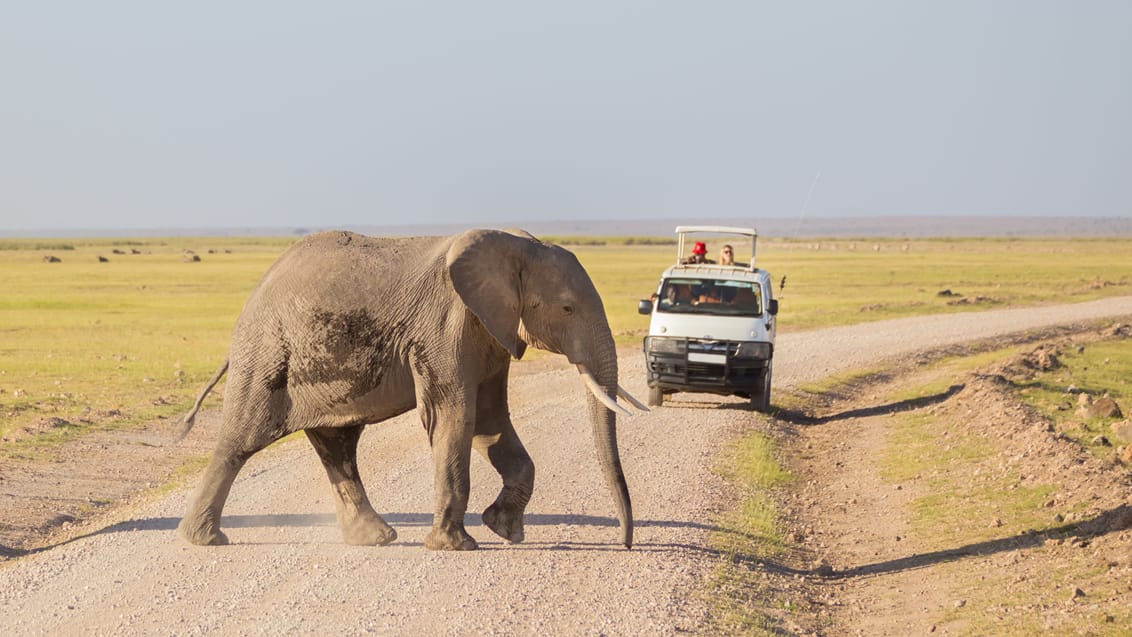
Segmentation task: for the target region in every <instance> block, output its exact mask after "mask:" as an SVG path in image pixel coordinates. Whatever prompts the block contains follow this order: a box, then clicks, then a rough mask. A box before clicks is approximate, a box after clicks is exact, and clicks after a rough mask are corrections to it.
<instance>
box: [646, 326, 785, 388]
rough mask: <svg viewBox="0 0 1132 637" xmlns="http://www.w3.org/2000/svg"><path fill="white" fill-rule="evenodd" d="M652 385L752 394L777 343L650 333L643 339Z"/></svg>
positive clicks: (757, 386)
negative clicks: (650, 334)
mask: <svg viewBox="0 0 1132 637" xmlns="http://www.w3.org/2000/svg"><path fill="white" fill-rule="evenodd" d="M644 351H645V367H646V369H647V370H648V383H649V386H650V387H660V388H661V389H662V390H677V391H702V392H708V393H717V394H736V393H742V394H750V393H751V392H753V391H759V390H761V388H762V386H763V376H764V374H765V373H766V370H767V368H768V367H770V361H771V359H772V358H773V356H774V345H773V344H772V343H766V342H761V341H718V340H708V339H694V338H673V337H664V336H649V337H646V338H645V341H644Z"/></svg>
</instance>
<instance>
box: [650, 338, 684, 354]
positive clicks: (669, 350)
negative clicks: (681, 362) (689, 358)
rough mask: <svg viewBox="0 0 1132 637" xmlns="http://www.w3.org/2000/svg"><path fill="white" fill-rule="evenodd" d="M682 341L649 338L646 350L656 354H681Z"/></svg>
mask: <svg viewBox="0 0 1132 637" xmlns="http://www.w3.org/2000/svg"><path fill="white" fill-rule="evenodd" d="M684 342H685V341H684V339H682V338H664V337H660V336H650V337H649V340H648V345H647V346H646V349H647V350H648V351H650V352H655V353H657V354H683V353H684Z"/></svg>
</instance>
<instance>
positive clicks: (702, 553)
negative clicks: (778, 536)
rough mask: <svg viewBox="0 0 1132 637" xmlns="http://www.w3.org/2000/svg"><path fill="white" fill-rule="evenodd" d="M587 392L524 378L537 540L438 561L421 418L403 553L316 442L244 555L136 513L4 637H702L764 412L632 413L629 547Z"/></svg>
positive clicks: (381, 464)
mask: <svg viewBox="0 0 1132 637" xmlns="http://www.w3.org/2000/svg"><path fill="white" fill-rule="evenodd" d="M1130 316H1132V297H1120V298H1111V299H1106V300H1102V301H1096V302H1090V303H1081V304H1076V305H1070V306H1057V307H1040V308H1028V309H1020V310H1002V311H990V312H980V313H966V314H952V315H940V316H932V317H923V318H914V319H901V320H893V321H884V322H878V323H868V324H864V325H857V326H851V327H842V328H832V329H825V330H817V331H809V332H798V333H791V334H783V335H781V336H780V337H779V345H778V353H777V359H776V362H775V382H776V386H778V387H786V386H791V385H794V384H797V383H801V382H808V381H813V380H817V379H820V378H822V377H825V376H828V375H830V374H833V373H837V372H842V371H846V370H849V369H852V368H857V367H862V366H869V365H875V364H877V363H880V362H882V361H883V360H885V359H891V358H894V357H904V356H908V355H910V354H913V353H915V352H918V351H922V350H924V349H929V348H935V347H940V346H946V345H952V344H958V343H961V342H964V341H968V340H973V339H981V338H989V337H994V336H1001V335H1003V334H1006V333H1011V332H1017V331H1024V330H1030V329H1037V328H1043V327H1050V326H1054V325H1059V324H1066V323H1072V322H1078V321H1084V320H1090V319H1095V318H1102V317H1114V318H1115V317H1120V318H1122V319H1123V320H1125V321H1127V320H1128V317H1130ZM783 318H784V320H788V313H787V314H784V316H783ZM621 377H622V384H623V385H625V386H626V387H627V388H628V389H629V390H630V391H631V392H633V393H635V394H636V395H638V396H640V397H642V398H643V397H644V395H645V394H646V387H645V384H644V370H643V360H642V357H641V355H640V353H639V351H637V350H635V349H626V350H624V351H623V352H622V357H621ZM584 391H585V390H584V389H583V387H582V385H581V383H580V382H579V381H578V379H577V374H576V373H575V372H574V371H573V370H571V369H563V368H551V369H547V370H546V371H540V372H537V373H530V374H524V375H517V376H516V377H514V378H513V379H512V389H511V396H512V416H513V418H514V420H515V422H516V423H517V425H518V428H519V432H520V435H521V436H522V438H523V441H524V444H525V445H526V446H527V448H528V450H529V451H530V453H531V456H532V457H533V458H534V460H535V464H536V466H537V468H538V476H537V479H536V486H535V494H534V497H533V498H532V500H531V503H530V506H529V508H528V509H527V516H526V524H527V540H526V542H524V543H523V544H518V545H508V544H506V543H505V542H503V541H502V540H501V539H499V538H498V537H496V536H495V535H494V534H493V533H491V532H490V531H488V530H487V529H486V527H484V526H483V525H482V523H481V522H480V519H479V516H478V514H475V515H472V514H469V517H468V530H469V532H471V533H472V535H473V536H475V537H476V539H477V540H479V542H480V550H479V551H476V552H470V553H433V552H430V551H427V550H425V549H424V548H422V545H421V543H422V541H423V539H424V535H425V533H426V532H427V530H428V528H429V525H430V523H431V514H430V513H429V511H431V509H432V501H431V497H432V485H431V479H430V475H431V469H430V467H431V458H430V454H429V450H428V446H427V444H426V442H425V437H424V433H423V431H422V429H421V426H420V424H419V421H418V420H417V418H416V416H415V415H414V414H407V415H405V416H403V417H400V418H397V419H395V420H392V421H388V422H386V423H383V424H381V425H379V426H375V427H372V428H370V430H369V431H368V432H367V433H366V435H365V436H363V438H362V451H361V458H360V464H361V466H362V471H363V473H364V475H363V477H364V479H365V481H366V484H367V488H368V490H369V493H370V496H371V499H372V500H373V502H374V505H375V507H376V508H377V509H378V510H379V511H381V512H382V514H383V515H384V516H385V518H386V520H388V521H389V522H390V523H391V524H392V525H393V526H394V527H396V528H397V531H398V534H399V537H398V539H397V541H396V542H394V543H393V544H391V545H390V546H386V547H379V548H375V547H354V546H347V545H345V544H343V543H342V541H341V537H340V535H339V531H338V528H337V526H336V525H335V520H334V504H333V500H332V499H331V494H330V487H329V483H328V482H327V480H326V476H325V474H324V473H323V470H322V467H321V465H320V464H319V462H318V460H317V458H316V456H315V454H314V453H313V452H312V450H311V449H310V448H309V445H308V444H307V443H306V442H305V441H303V440H301V439H300V440H295V441H291V442H286V443H283V444H280V445H277V446H275V447H273V448H272V449H270V450H268V451H266V452H264V453H261V454H259V455H258V456H256V457H254V458H253V459H252V461H251V462H249V464H248V466H247V467H246V468H245V469H244V471H243V472H242V473H241V475H240V478H239V479H238V480H237V482H236V484H235V486H234V487H233V490H232V495H231V497H230V498H229V500H228V505H227V508H226V510H225V516H224V521H223V526H224V528H225V530H226V531H227V533H228V535H229V537H230V538H231V540H232V542H233V544H232V545H230V546H226V547H212V548H204V547H195V546H189V545H186V544H185V543H184V542H182V541H181V540H180V539H179V538H178V537H177V536H176V532H175V528H176V525H177V523H178V521H179V520H180V515H181V513H182V511H183V510H184V507H185V501H186V499H187V496H188V493H187V492H186V491H178V492H174V493H170V494H168V495H167V496H164V497H162V498H160V499H155V500H152V501H149V502H147V503H144V504H140V505H138V506H135V507H132V508H130V509H127V510H125V511H123V512H122V513H120V514H119V516H118V519H117V520H116V521H115V520H111V521H110V522H111V524H110V526H106V527H105V528H102V529H101V530H95V531H93V532H92V533H90V534H88V535H86V536H83V537H80V538H78V539H76V540H74V541H72V542H68V543H66V544H63V545H61V546H58V547H56V548H54V549H51V550H49V551H46V552H43V553H39V554H35V555H31V556H28V557H25V558H21V559H17V560H12V561H11V562H10V563H9V564H8V565H6V566H4V567H3V568H2V570H0V608H3V614H2V615H0V634H6V635H74V634H83V635H143V634H145V635H149V634H161V635H201V634H224V635H245V634H246V635H280V634H288V633H290V634H361V633H376V634H424V635H490V634H507V635H511V634H519V635H526V634H531V635H533V634H539V635H542V634H567V635H573V634H578V635H600V634H605V635H655V634H673V633H678V632H684V631H692V632H694V631H696V630H697V628H698V627H700V626H701V624H702V622H703V621H704V619H705V617H706V615H707V604H706V602H705V599H704V597H703V595H702V593H701V592H700V591H701V585H702V583H703V582H704V580H705V578H706V577H707V576H708V575H709V573H710V572H711V569H712V567H713V564H714V563H715V561H716V560H717V559H718V558H717V555H716V554H714V553H713V552H712V550H711V549H710V548H709V546H708V534H709V532H710V531H711V529H712V521H713V519H715V514H716V513H717V512H719V511H720V509H721V507H723V506H725V505H726V502H727V500H728V497H727V489H726V485H725V484H724V483H723V482H722V480H721V479H720V478H718V477H717V476H715V475H714V474H713V473H712V472H711V466H712V464H713V462H714V461H715V459H716V455H717V453H718V452H719V450H720V448H721V444H722V442H723V441H725V440H727V439H729V438H731V437H733V436H734V435H736V433H738V432H740V431H742V430H743V428H744V426H746V425H749V423H751V422H752V421H753V419H757V418H762V417H763V416H761V415H759V414H756V413H753V412H749V411H746V410H745V409H743V408H742V407H743V402H742V401H738V400H730V399H723V400H722V401H721V400H720V399H718V398H716V397H711V396H698V395H697V396H686V395H680V396H676V397H675V398H676V400H672V401H670V402H666V405H665V407H663V408H661V409H657V410H654V411H653V412H651V413H647V414H640V415H638V416H635V417H633V418H621V419H620V422H619V433H620V441H621V449H622V460H623V463H624V466H625V475H626V477H627V479H628V481H629V487H630V490H631V493H632V498H633V508H634V512H635V515H636V523H637V530H636V537H635V544H634V547H633V549H632V550H626V549H624V548H623V547H622V546H621V545H620V544H619V543H618V530H617V523H616V520H615V518H614V511H613V502H612V499H611V497H610V496H609V494H608V492H607V489H606V487H605V485H604V484H603V482H602V480H601V476H600V474H599V471H598V468H597V464H596V460H595V458H594V453H593V445H592V443H591V440H590V432H589V427H588V423H587V422H586V419H585V415H584V410H583V409H580V405H582V404H583V401H584ZM721 402H722V404H720V403H721ZM215 419H216V414H215V413H214V412H213V413H209V414H205V417H204V419H203V421H202V422H201V424H200V425H199V427H200V428H201V429H202V431H204V432H205V433H207V430H208V429H209V427H215ZM689 431H690V432H694V435H691V436H689V435H684V434H685V432H689ZM194 435H205V434H204V433H202V434H198V432H196V431H194ZM189 443H190V444H191V441H189ZM498 488H499V479H498V477H497V476H496V475H495V474H494V472H493V471H492V469H491V467H490V466H489V465H488V464H487V463H486V462H484V461H482V459H480V460H476V461H473V466H472V495H471V504H470V510H471V511H477V512H478V511H482V510H483V508H485V507H486V506H487V505H488V504H490V503H491V502H492V501H493V499H494V497H495V495H496V492H497V490H498Z"/></svg>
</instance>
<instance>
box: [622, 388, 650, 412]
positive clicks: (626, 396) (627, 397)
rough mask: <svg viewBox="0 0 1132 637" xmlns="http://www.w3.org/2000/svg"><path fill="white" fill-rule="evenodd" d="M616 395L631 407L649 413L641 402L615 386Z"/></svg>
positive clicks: (623, 389)
mask: <svg viewBox="0 0 1132 637" xmlns="http://www.w3.org/2000/svg"><path fill="white" fill-rule="evenodd" d="M617 395H618V396H620V397H622V398H624V399H625V400H627V401H629V402H630V403H632V404H633V406H634V407H636V408H637V409H640V410H641V411H649V408H648V407H645V405H644V404H643V403H642V402H641V401H639V400H637V399H636V398H634V397H633V395H632V394H630V393H629V392H627V391H625V388H624V387H622V386H621V385H618V386H617Z"/></svg>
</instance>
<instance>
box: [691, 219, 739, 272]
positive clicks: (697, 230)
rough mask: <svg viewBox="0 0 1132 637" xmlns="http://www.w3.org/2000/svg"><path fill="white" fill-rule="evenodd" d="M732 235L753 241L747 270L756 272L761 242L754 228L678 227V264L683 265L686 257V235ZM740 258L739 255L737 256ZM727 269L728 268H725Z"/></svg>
mask: <svg viewBox="0 0 1132 637" xmlns="http://www.w3.org/2000/svg"><path fill="white" fill-rule="evenodd" d="M697 233H698V234H730V235H736V236H740V237H749V238H750V240H751V260H750V262H749V263H747V264H746V266H747V268H749V269H750V270H752V271H754V270H756V269H758V268H756V267H755V246H756V244H757V243H758V240H759V233H758V232H757V231H756V230H755V229H754V228H740V227H737V226H676V237H677V240H676V263H677V265H679V264H681V263H682V262H683V261H682V259H684V257H685V254H686V253H685V252H684V235H687V234H697ZM735 256H736V257H737V258H738V256H739V255H738V254H736V255H735ZM723 267H727V266H723Z"/></svg>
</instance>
